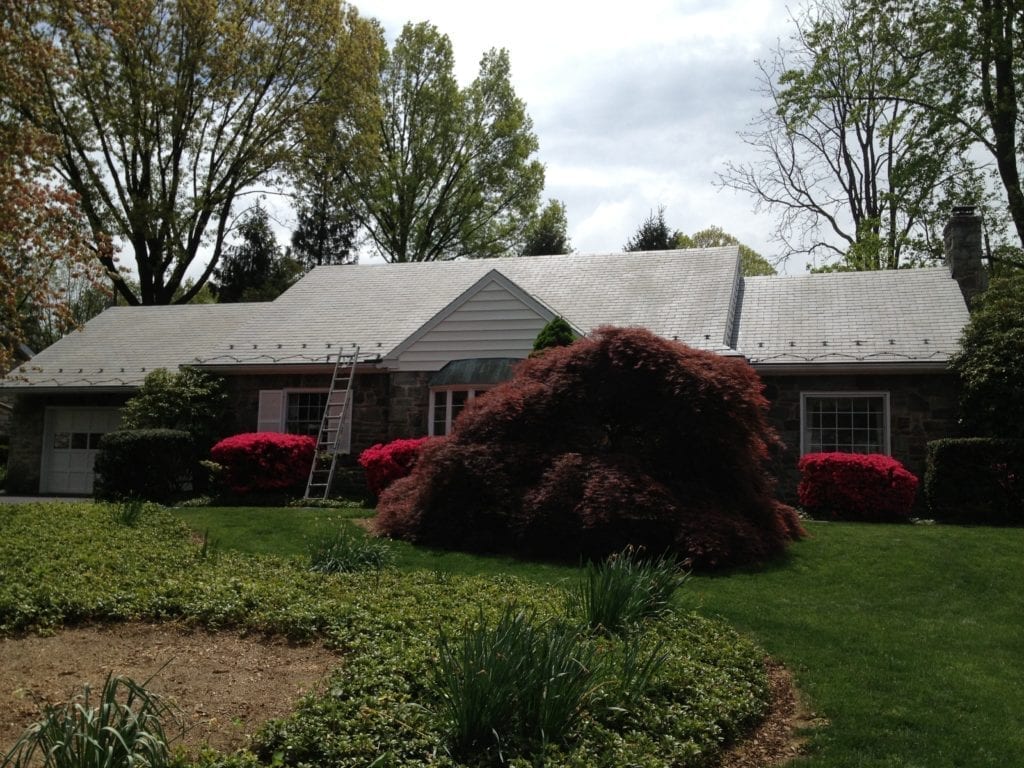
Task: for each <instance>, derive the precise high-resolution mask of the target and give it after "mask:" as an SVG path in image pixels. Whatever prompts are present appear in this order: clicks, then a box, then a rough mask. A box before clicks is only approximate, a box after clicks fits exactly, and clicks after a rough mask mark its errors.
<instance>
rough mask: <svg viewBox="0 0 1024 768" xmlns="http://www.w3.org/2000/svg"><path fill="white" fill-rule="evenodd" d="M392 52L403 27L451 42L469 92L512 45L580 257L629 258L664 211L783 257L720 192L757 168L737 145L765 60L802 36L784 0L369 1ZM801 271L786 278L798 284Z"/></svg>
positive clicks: (743, 199) (742, 206)
mask: <svg viewBox="0 0 1024 768" xmlns="http://www.w3.org/2000/svg"><path fill="white" fill-rule="evenodd" d="M356 7H357V8H358V9H359V11H360V13H361V14H362V15H364V16H370V17H373V18H376V19H377V20H378V21H379V22H380V23H381V24H382V25H383V27H384V30H385V34H386V36H387V39H388V42H389V44H390V43H391V42H393V41H394V39H395V37H396V36H397V35H398V34H399V32H401V29H402V26H403V25H404V24H405V23H406V22H419V21H430V22H431V23H433V24H434V25H435V26H437V28H438V29H439V30H440V31H441V32H444V33H445V34H447V35H448V37H449V38H450V39H451V41H452V46H453V48H454V51H455V62H456V75H457V77H458V78H459V81H460V83H462V84H464V85H465V84H468V83H469V82H470V81H471V80H472V79H473V78H474V77H475V76H476V74H477V71H478V67H479V61H480V57H481V55H482V54H483V53H484V52H485V51H487V50H489V49H491V48H505V49H507V50H508V52H509V57H510V60H511V66H512V85H513V87H514V89H515V91H516V93H517V95H518V96H519V97H520V98H521V99H523V100H524V101H525V102H526V108H527V112H528V114H529V115H530V117H531V118H532V119H533V124H534V132H535V133H536V134H537V138H538V140H539V142H540V151H539V155H538V157H539V159H540V161H541V162H542V163H543V164H544V165H545V170H546V187H545V190H544V198H545V199H547V198H554V199H557V200H561V201H562V202H563V203H565V206H566V210H567V213H568V219H569V236H570V238H571V240H572V245H573V247H574V248H575V249H576V250H577V251H579V252H581V253H586V252H602V251H604V252H606V251H617V250H621V248H622V246H623V244H624V243H625V242H626V241H627V240H628V239H629V238H630V237H631V236H632V235H633V234H634V233H635V231H636V229H637V227H639V225H640V224H641V223H642V222H643V220H644V219H645V218H646V217H647V216H648V215H649V214H650V213H651V212H653V211H656V210H657V208H658V206H659V205H663V206H665V218H666V221H667V222H668V224H669V226H670V227H672V228H673V229H679V230H682V231H683V232H686V233H687V234H692V233H693V232H695V231H697V230H700V229H704V228H706V227H708V226H711V225H718V226H720V227H722V228H723V229H725V230H726V231H727V232H729V233H731V234H733V235H735V236H736V237H738V238H739V239H740V240H741V241H742V242H744V243H746V244H747V245H749V246H751V247H752V248H754V249H755V250H757V251H759V252H760V253H761V254H762V255H763V256H765V257H767V258H769V259H770V260H771V259H773V257H775V256H776V255H777V254H778V251H779V249H778V247H777V246H776V245H774V244H773V243H772V242H771V240H770V235H771V231H772V224H773V222H772V218H771V217H770V215H769V214H767V213H764V212H761V213H756V214H755V213H754V210H753V208H754V200H753V199H752V198H751V197H749V196H747V195H745V194H741V193H736V192H733V191H731V190H722V189H719V188H718V187H716V186H715V179H716V176H715V174H716V172H719V171H721V170H722V169H723V167H724V165H725V163H727V162H729V161H732V162H743V161H745V160H749V159H751V154H750V150H749V149H748V148H747V147H746V145H745V144H744V143H743V141H742V139H741V138H740V136H739V135H738V134H739V132H740V131H742V130H744V128H745V127H747V126H748V124H749V123H750V121H751V120H752V119H753V118H754V117H756V115H757V114H758V112H759V110H761V109H763V108H765V107H766V106H768V103H767V102H766V101H765V99H764V97H762V96H761V95H760V94H759V93H758V92H757V84H758V82H757V66H756V61H757V60H759V59H769V58H770V57H771V54H772V51H773V49H774V48H775V46H776V45H777V43H778V41H779V39H780V38H781V39H783V40H785V39H786V38H788V37H789V35H790V34H791V32H792V29H791V22H790V12H789V10H787V5H786V4H785V3H784V2H782V1H781V0H675V2H672V1H671V0H634V2H632V3H629V2H625V3H624V2H618V3H614V4H613V3H605V2H600V1H599V0H598V1H597V2H594V1H593V0H592V1H591V2H577V1H576V0H572V1H571V2H563V1H561V0H546V2H542V1H541V0H518V1H517V2H503V3H492V2H481V1H480V0H477V2H456V1H455V0H431V1H430V2H423V1H422V0H420V1H417V0H363V1H362V2H358V1H357V2H356ZM803 269H804V265H803V263H799V264H797V263H790V264H788V265H786V267H785V268H784V269H783V268H780V271H786V272H789V273H792V274H795V273H800V272H802V271H803Z"/></svg>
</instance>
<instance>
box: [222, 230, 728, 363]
mask: <svg viewBox="0 0 1024 768" xmlns="http://www.w3.org/2000/svg"><path fill="white" fill-rule="evenodd" d="M738 263H739V255H738V249H737V248H736V247H735V246H731V247H726V248H708V249H695V250H687V251H658V252H649V253H625V254H624V253H612V254H589V255H585V254H572V255H567V256H531V257H526V258H502V259H475V260H467V261H448V262H433V263H411V264H390V265H349V266H332V267H317V268H316V269H314V270H312V271H311V272H310V273H309V274H308V275H306V276H305V277H304V278H303V279H302V280H300V281H299V282H298V283H297V284H296V285H294V286H293V287H292V288H290V289H289V290H288V291H286V292H285V293H284V294H283V295H282V296H281V297H280V298H278V299H277V300H276V301H275V302H273V304H272V305H270V306H269V307H267V309H266V311H262V312H259V313H257V314H256V315H254V317H253V318H252V319H251V320H250V321H249V322H247V323H245V324H244V325H243V326H241V327H240V328H239V329H238V330H237V331H236V332H235V333H233V334H229V335H227V336H226V337H225V339H224V341H225V343H224V344H223V345H221V347H220V349H219V350H217V351H216V352H214V353H213V354H211V355H209V356H207V357H206V358H204V362H205V363H207V364H211V365H217V366H224V365H234V364H260V363H275V362H281V363H302V362H311V361H317V360H323V359H324V358H325V356H326V355H327V354H328V353H329V352H331V350H332V349H337V347H338V345H343V346H345V347H349V346H351V345H354V344H358V345H359V347H360V350H361V353H363V354H369V355H381V356H383V355H386V354H387V353H388V352H390V351H391V350H392V349H394V348H395V347H396V346H398V344H400V343H401V342H402V341H404V340H405V339H406V338H408V337H409V336H410V335H411V334H413V333H414V332H415V331H416V330H417V329H418V328H419V327H420V326H422V325H423V324H424V323H425V322H427V321H428V320H430V319H431V318H432V317H433V316H434V315H435V314H437V313H438V312H439V311H441V310H442V309H444V308H445V307H446V306H447V305H448V304H449V303H451V302H452V301H453V300H455V299H456V298H458V297H459V295H460V294H462V293H463V292H464V291H466V289H468V288H470V287H471V286H472V285H473V284H474V283H476V282H477V281H478V280H479V279H480V278H482V277H483V276H484V275H485V274H486V273H487V272H489V271H491V270H497V271H498V272H500V273H501V274H502V275H504V276H505V277H507V278H508V279H510V280H512V281H513V282H514V283H516V284H517V285H518V286H519V287H520V288H522V289H523V290H525V291H526V292H527V293H529V294H531V295H532V296H534V297H535V298H536V299H538V300H539V301H541V302H543V303H544V304H546V305H547V306H548V307H550V308H551V309H552V310H553V311H554V312H556V313H557V314H559V315H561V316H563V317H564V318H565V319H566V320H568V321H569V322H570V323H572V324H573V325H574V326H576V327H577V328H579V329H580V330H582V331H584V332H588V331H590V330H592V329H593V328H595V327H597V326H599V325H608V324H611V325H621V326H630V325H641V326H644V327H646V328H649V329H650V330H651V331H653V332H654V333H657V334H660V335H662V336H665V337H667V338H673V337H678V339H679V340H680V341H685V342H686V343H688V344H691V345H693V346H698V347H702V348H705V349H713V350H722V351H724V350H726V349H727V348H728V343H729V340H730V336H731V333H732V328H731V320H732V310H733V306H734V302H733V295H734V292H735V291H736V290H737V288H738ZM328 344H330V345H331V348H330V349H328V348H327V345H328Z"/></svg>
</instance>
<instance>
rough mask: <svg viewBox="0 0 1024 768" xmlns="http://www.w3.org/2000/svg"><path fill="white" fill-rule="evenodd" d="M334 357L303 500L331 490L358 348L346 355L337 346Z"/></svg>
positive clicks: (324, 494) (322, 496) (326, 493)
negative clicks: (314, 493)
mask: <svg viewBox="0 0 1024 768" xmlns="http://www.w3.org/2000/svg"><path fill="white" fill-rule="evenodd" d="M337 355H338V357H337V358H336V359H335V361H334V372H333V373H332V374H331V386H330V389H329V390H328V392H327V402H326V404H325V405H324V412H323V416H322V417H321V418H320V430H319V432H318V433H317V437H316V451H315V452H314V454H313V461H312V463H311V464H310V467H309V477H308V478H307V480H306V495H305V498H307V499H308V498H311V497H312V495H313V491H314V490H316V491H317V493H316V495H317V496H320V497H321V498H325V499H326V498H327V495H328V493H330V490H331V488H330V486H331V481H332V480H333V479H334V468H335V466H336V465H337V462H338V456H339V455H340V454H341V450H339V447H338V439H339V438H340V437H341V434H342V433H343V432H344V429H345V415H346V411H348V409H349V394H350V393H351V392H352V383H353V379H354V378H355V372H356V364H357V363H358V362H359V347H354V348H353V350H352V352H351V353H348V354H346V353H345V351H344V350H343V349H342V348H341V347H339V348H338V353H337ZM321 479H322V480H323V481H322V482H321ZM321 490H322V493H321Z"/></svg>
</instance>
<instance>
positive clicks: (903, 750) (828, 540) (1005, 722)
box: [685, 523, 1024, 768]
mask: <svg viewBox="0 0 1024 768" xmlns="http://www.w3.org/2000/svg"><path fill="white" fill-rule="evenodd" d="M809 531H810V534H811V538H810V539H809V540H807V541H804V542H801V543H800V544H798V545H797V546H795V547H794V548H793V550H792V553H791V555H790V556H789V557H788V558H787V560H786V561H785V562H784V563H782V564H779V565H776V566H775V567H772V568H769V569H768V570H766V571H763V572H760V573H735V574H731V575H728V576H721V577H714V578H709V577H702V578H695V579H693V580H692V581H691V582H690V584H689V589H688V590H687V591H686V593H685V595H686V598H687V601H688V602H689V601H696V603H697V605H698V606H699V609H700V611H701V612H703V613H704V614H706V615H708V616H719V617H722V618H724V619H726V620H727V621H729V622H730V623H732V624H733V625H734V626H736V627H737V628H738V629H740V631H742V632H745V633H749V634H751V635H753V636H754V637H755V638H756V639H757V640H758V641H759V642H760V643H761V644H762V645H763V646H764V647H765V648H766V649H767V650H768V651H769V653H771V654H772V655H773V656H775V657H776V658H778V659H780V660H782V661H783V662H784V663H785V664H786V665H787V666H789V668H790V669H792V670H793V671H794V672H795V673H796V677H797V681H798V684H799V687H800V689H801V690H802V691H803V693H804V695H805V698H806V699H807V701H808V703H809V704H810V706H811V708H812V709H813V711H814V712H815V713H816V714H818V715H819V716H820V717H823V718H826V719H827V720H828V721H829V723H830V725H829V726H828V727H827V728H824V729H820V730H818V731H816V732H815V733H814V734H813V736H812V740H811V750H812V753H811V755H810V756H809V757H807V758H805V759H803V760H799V761H797V762H796V763H794V766H828V767H829V768H843V767H845V766H850V767H851V768H852V767H853V766H858V767H859V766H886V767H890V766H891V767H892V768H896V767H897V766H899V767H900V768H911V766H914V767H917V766H920V767H921V768H925V766H927V768H942V767H943V766H970V767H971V768H974V766H990V765H991V766H1008V765H1022V764H1024V727H1022V724H1021V723H1022V721H1021V711H1022V710H1021V701H1022V698H1021V697H1022V695H1024V694H1022V692H1024V568H1022V565H1024V530H1021V529H993V528H989V529H985V528H958V527H949V526H883V525H856V524H841V523H820V524H814V523H812V524H810V525H809ZM690 604H691V605H692V603H690Z"/></svg>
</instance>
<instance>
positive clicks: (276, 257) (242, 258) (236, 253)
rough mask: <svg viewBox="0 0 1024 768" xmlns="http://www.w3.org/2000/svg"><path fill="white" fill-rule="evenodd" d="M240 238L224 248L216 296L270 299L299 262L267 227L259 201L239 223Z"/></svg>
mask: <svg viewBox="0 0 1024 768" xmlns="http://www.w3.org/2000/svg"><path fill="white" fill-rule="evenodd" d="M238 235H239V237H240V238H241V242H240V243H239V244H238V245H232V246H229V247H228V248H226V249H225V253H224V258H223V260H222V263H221V267H220V269H218V270H217V272H216V278H217V284H216V290H215V292H216V294H217V300H218V301H219V302H221V303H228V302H235V301H272V300H274V299H276V298H277V297H278V296H280V295H281V294H282V293H284V291H285V290H287V289H288V288H289V287H290V286H291V284H292V283H294V282H295V281H296V279H298V276H299V275H300V274H301V272H302V267H301V265H300V264H299V263H298V262H297V261H296V260H295V259H293V258H292V257H291V256H290V254H285V253H282V251H281V246H279V245H278V244H277V239H276V238H275V237H274V233H273V231H272V230H271V228H270V217H269V216H268V215H267V212H266V211H265V210H264V209H263V207H262V206H261V205H259V204H257V205H256V207H255V208H253V209H252V210H250V211H249V212H248V213H247V214H246V215H245V216H244V217H243V218H242V221H241V222H240V223H239V225H238Z"/></svg>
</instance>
